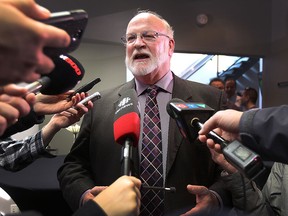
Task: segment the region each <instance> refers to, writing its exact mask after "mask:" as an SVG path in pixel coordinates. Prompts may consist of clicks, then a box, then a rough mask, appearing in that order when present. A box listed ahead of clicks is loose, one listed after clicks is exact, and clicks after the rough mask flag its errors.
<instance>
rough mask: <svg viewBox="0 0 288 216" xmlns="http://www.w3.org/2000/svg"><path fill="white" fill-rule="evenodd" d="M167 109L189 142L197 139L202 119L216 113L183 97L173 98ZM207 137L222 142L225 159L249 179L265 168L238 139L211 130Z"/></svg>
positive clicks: (256, 155) (253, 153)
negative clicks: (229, 139) (227, 137)
mask: <svg viewBox="0 0 288 216" xmlns="http://www.w3.org/2000/svg"><path fill="white" fill-rule="evenodd" d="M166 109H167V112H168V114H169V115H170V116H171V117H172V118H173V119H175V120H176V122H177V126H178V128H179V130H180V132H181V134H182V135H183V137H185V138H186V139H188V140H189V142H193V141H195V140H196V139H197V137H198V132H199V130H200V129H201V128H202V127H203V124H202V123H201V121H203V122H204V121H206V120H207V119H208V118H210V117H211V116H212V115H213V113H214V109H212V108H211V107H209V106H207V105H206V104H202V103H191V102H184V101H183V100H181V99H172V100H171V101H170V102H169V103H168V104H167V106H166ZM207 137H208V138H210V139H213V141H214V142H215V143H218V144H220V146H221V148H222V153H223V155H224V157H225V159H226V160H227V161H228V162H230V163H231V164H232V165H233V166H234V167H235V168H236V169H237V170H238V171H239V172H241V173H242V174H244V175H245V176H246V177H248V178H249V179H252V180H253V179H255V178H256V177H257V176H259V175H260V174H261V173H262V172H263V171H264V170H265V167H264V165H263V162H262V160H261V158H260V156H259V155H258V154H256V153H255V152H253V151H252V150H250V149H248V148H247V147H246V146H244V145H243V144H242V143H240V142H239V141H238V140H234V141H232V142H229V141H227V140H225V139H224V138H223V137H221V136H220V135H218V134H217V133H215V132H214V131H210V132H209V133H208V135H207Z"/></svg>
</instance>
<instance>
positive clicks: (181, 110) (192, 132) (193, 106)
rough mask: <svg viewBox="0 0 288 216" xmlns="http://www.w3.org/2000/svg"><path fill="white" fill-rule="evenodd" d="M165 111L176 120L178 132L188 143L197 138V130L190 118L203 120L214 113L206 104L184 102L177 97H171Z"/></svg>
mask: <svg viewBox="0 0 288 216" xmlns="http://www.w3.org/2000/svg"><path fill="white" fill-rule="evenodd" d="M166 111H167V113H168V114H169V115H170V117H172V118H173V119H175V120H176V124H177V126H178V129H179V131H180V133H181V134H182V136H183V137H184V138H185V139H188V140H189V142H190V143H193V142H195V140H196V139H197V138H198V131H197V130H196V129H195V128H193V127H192V126H191V125H190V121H191V119H193V118H195V117H198V118H199V119H200V120H201V121H203V122H204V121H206V120H207V119H208V118H210V117H211V116H212V115H213V113H214V109H212V108H211V107H209V106H207V105H206V104H203V103H191V102H184V101H183V100H181V99H179V98H172V99H171V100H170V101H169V102H168V104H167V106H166Z"/></svg>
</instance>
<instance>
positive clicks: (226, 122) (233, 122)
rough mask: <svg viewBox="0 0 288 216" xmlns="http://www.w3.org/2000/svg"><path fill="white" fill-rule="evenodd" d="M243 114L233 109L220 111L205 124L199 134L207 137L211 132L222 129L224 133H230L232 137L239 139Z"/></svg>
mask: <svg viewBox="0 0 288 216" xmlns="http://www.w3.org/2000/svg"><path fill="white" fill-rule="evenodd" d="M242 114H243V112H239V111H236V110H232V109H228V110H221V111H218V112H216V113H215V114H214V115H213V116H212V117H211V118H210V119H208V120H207V121H206V122H205V123H204V124H203V127H202V129H201V130H200V131H199V134H200V135H207V134H208V133H209V131H212V130H213V129H215V128H220V129H221V130H223V131H226V132H229V133H230V135H231V137H237V136H238V133H239V123H240V119H241V116H242ZM226 136H227V135H226ZM201 137H202V136H201Z"/></svg>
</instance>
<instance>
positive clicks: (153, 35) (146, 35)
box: [121, 31, 171, 45]
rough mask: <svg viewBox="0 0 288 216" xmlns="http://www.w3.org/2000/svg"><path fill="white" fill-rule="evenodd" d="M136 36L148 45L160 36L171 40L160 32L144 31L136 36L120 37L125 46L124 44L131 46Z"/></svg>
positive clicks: (133, 34) (132, 34)
mask: <svg viewBox="0 0 288 216" xmlns="http://www.w3.org/2000/svg"><path fill="white" fill-rule="evenodd" d="M138 35H139V36H140V38H141V39H142V40H143V41H145V42H148V43H149V42H154V41H156V39H157V38H158V37H160V36H164V37H167V38H169V39H171V38H170V37H169V36H168V35H166V34H162V33H160V32H156V31H144V32H141V33H138V34H136V33H131V34H126V35H124V36H123V37H121V40H122V42H123V43H124V44H125V45H126V44H133V43H134V42H135V41H136V40H137V37H138Z"/></svg>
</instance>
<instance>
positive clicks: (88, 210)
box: [73, 200, 107, 216]
mask: <svg viewBox="0 0 288 216" xmlns="http://www.w3.org/2000/svg"><path fill="white" fill-rule="evenodd" d="M91 215H97V216H107V214H106V213H105V212H104V211H103V209H102V208H101V207H100V206H99V205H98V204H97V203H96V202H94V201H93V200H89V201H88V202H87V203H85V204H84V205H83V206H82V207H80V208H79V209H78V210H77V211H76V212H75V213H74V214H73V216H91Z"/></svg>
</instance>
